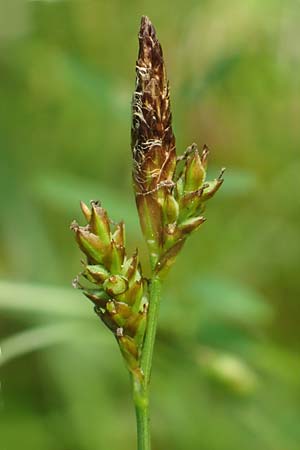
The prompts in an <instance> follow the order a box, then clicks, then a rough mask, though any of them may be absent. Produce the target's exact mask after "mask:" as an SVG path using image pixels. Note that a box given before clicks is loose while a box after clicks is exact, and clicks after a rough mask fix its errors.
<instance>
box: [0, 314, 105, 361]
mask: <svg viewBox="0 0 300 450" xmlns="http://www.w3.org/2000/svg"><path fill="white" fill-rule="evenodd" d="M89 330H90V327H89V328H88V327H87V326H83V325H82V324H80V323H79V322H74V323H72V322H63V323H59V324H54V325H52V324H51V325H43V326H40V327H36V328H30V329H28V330H25V331H22V332H20V333H17V334H15V335H13V336H10V337H7V338H6V339H4V340H2V342H0V356H1V357H0V367H2V366H4V365H5V364H7V363H9V362H10V361H11V360H13V359H15V358H17V357H19V356H23V355H26V354H27V353H30V352H33V351H37V350H41V349H44V348H47V347H50V346H52V345H56V344H59V343H61V342H65V341H67V340H71V341H73V340H74V339H86V336H87V332H89ZM103 340H104V341H105V335H103Z"/></svg>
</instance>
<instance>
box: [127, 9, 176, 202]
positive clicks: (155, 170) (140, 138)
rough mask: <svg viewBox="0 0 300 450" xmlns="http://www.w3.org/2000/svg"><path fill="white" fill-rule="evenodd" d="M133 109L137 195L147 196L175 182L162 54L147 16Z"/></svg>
mask: <svg viewBox="0 0 300 450" xmlns="http://www.w3.org/2000/svg"><path fill="white" fill-rule="evenodd" d="M132 110H133V111H132V112H133V119H132V133H131V134H132V152H133V159H134V168H133V178H134V184H135V189H136V194H137V195H138V194H146V195H147V194H148V193H149V194H151V191H153V190H154V191H155V190H156V188H157V186H158V185H163V183H165V182H166V181H169V182H170V181H172V177H173V174H174V169H175V165H176V156H175V137H174V134H173V130H172V125H171V120H172V116H171V110H170V98H169V86H168V80H167V77H166V69H165V64H164V59H163V52H162V48H161V45H160V43H159V41H158V39H157V35H156V31H155V28H154V26H153V25H152V23H151V21H150V20H149V18H148V17H146V16H143V17H142V20H141V26H140V31H139V53H138V59H137V62H136V88H135V92H134V94H133V101H132Z"/></svg>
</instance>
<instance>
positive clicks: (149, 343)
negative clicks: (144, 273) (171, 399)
mask: <svg viewBox="0 0 300 450" xmlns="http://www.w3.org/2000/svg"><path fill="white" fill-rule="evenodd" d="M160 291H161V280H160V278H159V277H158V276H153V278H152V280H151V284H150V299H149V310H148V324H147V330H146V335H145V342H144V348H143V354H142V360H141V367H142V371H143V373H144V377H145V386H146V389H147V390H148V386H149V383H150V376H151V366H152V358H153V348H154V343H155V336H156V328H157V320H158V311H159V303H160Z"/></svg>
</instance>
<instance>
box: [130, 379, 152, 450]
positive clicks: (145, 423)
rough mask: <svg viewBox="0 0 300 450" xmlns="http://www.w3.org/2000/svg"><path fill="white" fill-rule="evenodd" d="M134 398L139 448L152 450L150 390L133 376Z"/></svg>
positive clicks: (139, 449)
mask: <svg viewBox="0 0 300 450" xmlns="http://www.w3.org/2000/svg"><path fill="white" fill-rule="evenodd" d="M132 379H133V398H134V404H135V415H136V428H137V448H138V450H151V443H150V419H149V399H148V390H147V389H145V386H144V385H142V384H141V382H140V380H137V379H135V377H134V376H133V378H132Z"/></svg>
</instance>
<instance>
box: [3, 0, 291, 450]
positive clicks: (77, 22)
mask: <svg viewBox="0 0 300 450" xmlns="http://www.w3.org/2000/svg"><path fill="white" fill-rule="evenodd" d="M142 14H147V15H149V16H150V18H151V19H152V21H153V22H154V24H155V26H156V28H157V30H158V34H159V38H160V40H161V42H162V45H163V48H164V53H165V58H166V63H167V69H168V75H169V79H170V83H171V94H172V107H173V116H174V129H175V133H176V136H177V149H178V152H179V153H181V152H182V151H183V150H184V149H185V148H186V147H187V146H188V145H189V144H191V143H192V142H194V141H195V142H197V143H198V144H199V146H202V145H203V144H204V143H206V144H207V145H208V146H209V147H210V148H211V155H210V156H211V157H210V168H209V173H210V177H211V178H212V177H215V176H217V175H218V173H219V169H220V168H221V167H222V166H225V167H227V172H226V177H225V178H226V180H225V183H224V185H223V187H222V190H221V191H220V192H219V193H218V195H217V196H216V198H215V199H214V200H212V201H211V202H210V203H209V205H208V208H207V212H206V216H207V218H208V221H207V222H206V224H205V225H204V226H203V228H202V229H201V231H200V232H199V233H197V234H195V235H194V236H193V237H192V238H191V239H190V241H189V242H188V243H187V244H186V246H185V248H184V250H183V252H182V253H181V255H180V257H179V258H178V261H177V264H176V265H175V267H174V268H173V269H172V272H171V274H170V276H169V279H168V282H167V283H166V286H165V289H164V298H163V304H162V308H161V318H160V325H159V331H158V340H157V347H156V354H155V361H154V369H153V385H152V405H151V406H152V416H153V427H152V428H153V450H166V449H172V450H182V449H185V450H196V449H199V450H241V449H243V450H253V449H256V450H297V449H299V448H300V427H299V422H300V376H299V374H300V362H299V338H300V328H299V317H300V315H299V314H300V305H299V296H300V283H299V266H300V251H299V245H300V238H299V225H300V200H299V199H300V197H299V173H300V160H299V145H300V132H299V119H300V98H299V97H300V95H299V93H300V77H299V73H300V47H299V41H300V27H299V21H300V3H299V2H298V1H292V0H291V1H289V0H287V1H284V2H283V1H279V0H278V1H277V0H249V1H246V2H241V1H239V0H229V1H226V2H224V1H222V0H210V1H209V0H186V1H184V2H181V1H179V0H173V1H170V0H167V1H165V2H161V1H159V0H152V1H151V2H149V1H147V2H146V1H143V0H136V1H133V0H131V1H129V0H128V1H121V0H111V1H108V0H107V1H90V0H69V1H67V0H66V1H59V0H57V1H50V0H48V1H21V0H2V1H1V2H0V98H1V100H0V186H1V188H0V197H1V221H0V229H1V234H0V258H1V259H0V277H1V281H0V314H1V322H0V323H1V327H0V338H1V349H2V359H1V368H0V370H1V395H0V398H1V400H0V409H1V411H0V414H1V420H0V448H1V449H3V450H19V449H20V450H21V449H22V450H99V449H103V450H118V449H122V450H132V449H134V448H135V422H134V414H133V408H132V404H131V398H130V392H129V381H128V376H127V373H126V370H125V369H124V368H123V363H122V361H121V357H120V355H119V351H118V349H117V346H116V343H115V341H114V339H113V338H112V336H111V335H110V333H109V332H108V331H107V330H106V329H105V328H104V326H102V325H101V324H100V323H99V321H98V319H97V317H96V315H95V314H93V311H92V307H91V305H90V304H89V302H88V301H87V300H86V299H85V298H84V297H83V296H82V295H81V294H80V292H77V291H75V290H73V289H72V287H71V280H72V278H73V277H74V276H75V274H76V273H77V272H78V271H79V270H80V258H81V255H80V252H79V250H78V249H77V247H76V244H75V242H74V239H73V236H72V233H71V232H70V231H69V223H70V222H71V220H72V219H74V218H77V219H79V218H80V213H79V207H78V203H79V200H80V199H83V200H85V201H89V200H90V199H101V200H102V202H103V205H104V206H105V207H106V208H107V209H108V211H109V213H110V215H111V217H113V218H114V219H115V220H120V219H122V218H123V219H124V220H125V221H126V225H127V241H128V247H129V249H130V250H133V249H134V248H135V246H136V245H138V246H139V247H141V248H142V260H143V262H144V264H145V265H146V266H147V261H146V253H145V247H144V244H143V241H142V237H141V233H140V230H139V225H138V219H137V214H136V211H135V205H134V198H133V193H132V189H131V155H130V138H129V134H130V101H131V94H132V91H133V88H134V77H135V60H136V55H137V32H138V27H139V20H140V16H141V15H142Z"/></svg>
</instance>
